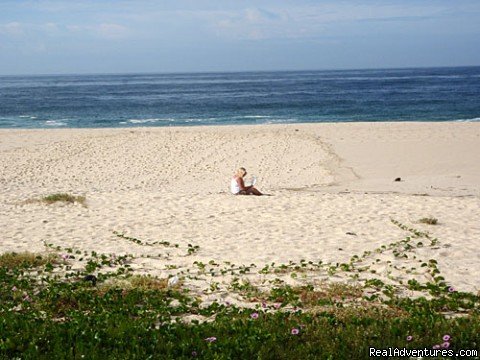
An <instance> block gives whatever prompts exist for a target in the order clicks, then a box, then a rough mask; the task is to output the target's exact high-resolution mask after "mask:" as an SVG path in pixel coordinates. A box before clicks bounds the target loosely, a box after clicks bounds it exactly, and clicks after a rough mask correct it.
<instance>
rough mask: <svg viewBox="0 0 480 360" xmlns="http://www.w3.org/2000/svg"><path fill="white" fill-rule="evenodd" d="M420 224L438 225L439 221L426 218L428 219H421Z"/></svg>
mask: <svg viewBox="0 0 480 360" xmlns="http://www.w3.org/2000/svg"><path fill="white" fill-rule="evenodd" d="M418 222H419V223H422V224H428V225H437V223H438V219H436V218H434V217H426V218H421V219H420V220H418Z"/></svg>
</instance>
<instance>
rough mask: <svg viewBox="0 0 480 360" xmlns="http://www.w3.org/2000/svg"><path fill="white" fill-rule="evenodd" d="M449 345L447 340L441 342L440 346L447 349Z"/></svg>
mask: <svg viewBox="0 0 480 360" xmlns="http://www.w3.org/2000/svg"><path fill="white" fill-rule="evenodd" d="M449 347H450V343H449V342H448V341H445V342H444V343H443V344H442V348H444V349H448V348H449Z"/></svg>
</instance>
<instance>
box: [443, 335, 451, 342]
mask: <svg viewBox="0 0 480 360" xmlns="http://www.w3.org/2000/svg"><path fill="white" fill-rule="evenodd" d="M451 338H452V337H451V336H450V335H443V337H442V339H443V341H449V340H450V339H451Z"/></svg>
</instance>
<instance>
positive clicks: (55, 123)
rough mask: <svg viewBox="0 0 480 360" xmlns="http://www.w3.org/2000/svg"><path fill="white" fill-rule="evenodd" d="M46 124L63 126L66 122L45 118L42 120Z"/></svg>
mask: <svg viewBox="0 0 480 360" xmlns="http://www.w3.org/2000/svg"><path fill="white" fill-rule="evenodd" d="M44 124H45V125H46V126H65V125H67V124H66V123H64V122H62V121H59V120H47V121H45V122H44Z"/></svg>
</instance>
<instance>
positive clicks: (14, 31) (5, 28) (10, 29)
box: [0, 21, 25, 36]
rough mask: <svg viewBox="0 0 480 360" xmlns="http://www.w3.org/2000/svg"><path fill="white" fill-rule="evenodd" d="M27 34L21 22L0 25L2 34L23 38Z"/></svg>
mask: <svg viewBox="0 0 480 360" xmlns="http://www.w3.org/2000/svg"><path fill="white" fill-rule="evenodd" d="M24 33H25V29H24V26H23V25H22V24H20V23H19V22H16V21H14V22H10V23H7V24H5V25H0V34H6V35H10V36H21V35H23V34H24Z"/></svg>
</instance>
